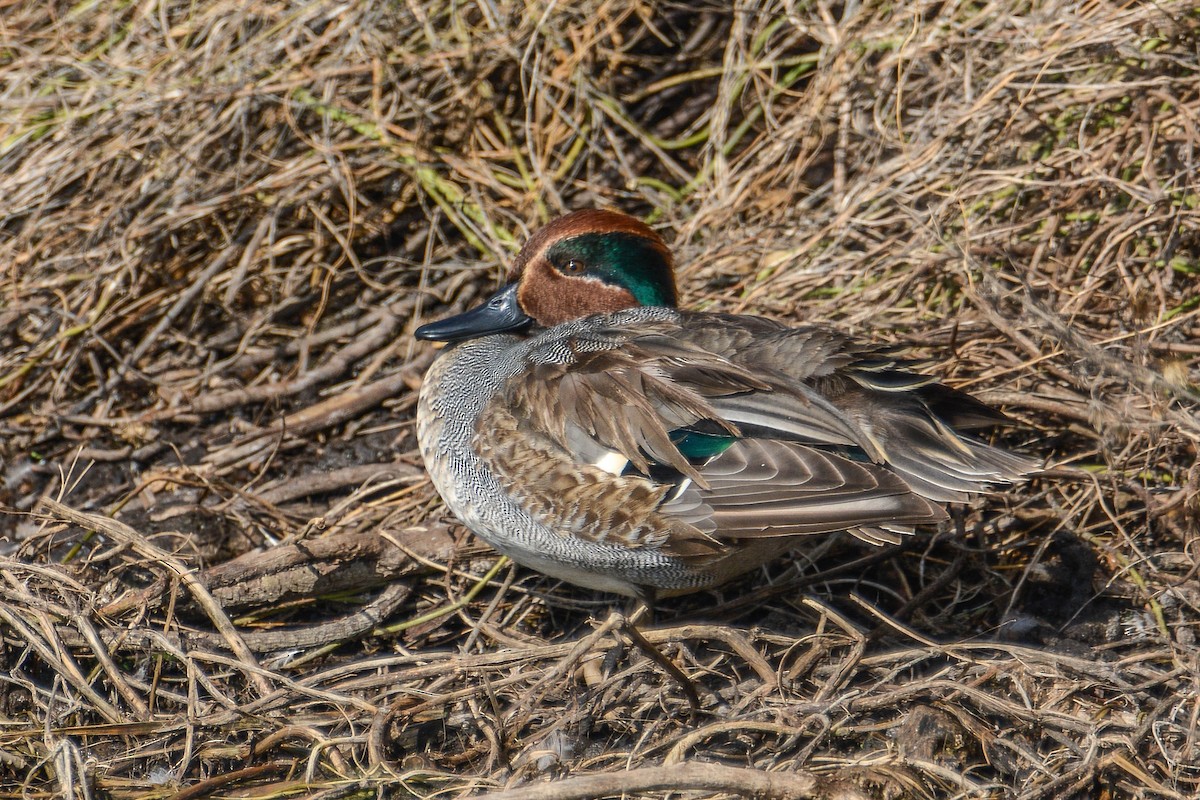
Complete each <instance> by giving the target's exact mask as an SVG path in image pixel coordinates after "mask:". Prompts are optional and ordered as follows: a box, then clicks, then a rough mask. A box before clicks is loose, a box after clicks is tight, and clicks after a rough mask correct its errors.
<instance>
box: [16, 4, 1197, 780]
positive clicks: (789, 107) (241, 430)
mask: <svg viewBox="0 0 1200 800" xmlns="http://www.w3.org/2000/svg"><path fill="white" fill-rule="evenodd" d="M735 5H736V8H735V9H734V10H732V11H731V10H729V8H728V7H727V6H728V4H726V3H712V4H709V5H703V4H699V5H698V4H694V3H690V2H687V3H685V2H677V3H672V2H650V3H641V4H631V3H625V2H616V0H584V2H579V3H557V4H548V3H532V2H531V3H528V4H526V3H525V2H524V0H521V1H520V2H517V1H515V0H514V1H513V2H510V1H509V0H480V1H479V2H466V3H438V2H435V1H434V0H412V1H411V2H398V3H390V4H385V3H379V4H376V3H359V4H337V3H332V2H324V1H318V2H311V3H304V4H294V5H289V4H285V3H267V2H251V3H240V2H232V0H213V2H210V3H184V2H171V1H170V0H166V1H165V2H160V3H136V4H107V3H81V4H76V5H69V4H53V3H27V2H22V0H16V2H13V1H12V0H9V2H0V41H2V42H3V43H4V44H3V46H2V47H0V332H2V334H3V339H2V341H3V342H4V346H3V348H0V469H2V471H3V476H4V484H3V487H2V488H0V548H2V550H0V552H2V559H3V560H2V561H0V578H2V580H0V633H2V637H3V641H2V644H0V797H18V796H19V797H34V798H36V797H70V798H85V797H88V798H90V797H111V798H125V797H180V798H185V797H186V798H203V797H226V796H238V797H268V796H270V797H295V796H314V797H328V798H333V797H351V796H356V797H357V796H361V797H366V796H376V795H386V796H408V795H412V796H417V797H427V796H435V795H436V796H445V797H459V796H467V795H471V794H474V793H478V792H485V791H499V790H500V789H503V788H504V787H509V788H510V790H512V792H513V793H512V794H508V793H506V794H503V795H495V796H497V797H499V796H504V797H516V796H520V797H521V798H522V800H531V798H537V797H557V798H569V797H601V796H610V795H611V796H618V795H620V793H621V792H622V791H626V792H628V794H627V795H626V796H652V797H661V796H667V795H669V796H671V797H732V796H747V795H753V796H758V797H847V798H854V797H910V796H911V797H997V798H999V797H1005V798H1007V797H1021V798H1042V797H1044V798H1057V797H1070V798H1100V797H1153V798H1160V797H1166V798H1186V797H1194V796H1196V795H1197V793H1198V792H1200V767H1198V766H1197V765H1198V764H1200V723H1198V718H1200V678H1198V677H1197V675H1198V674H1200V646H1198V644H1197V641H1196V634H1197V611H1198V608H1200V589H1198V588H1197V587H1198V585H1200V582H1198V581H1197V575H1196V573H1197V564H1198V558H1200V533H1198V531H1200V467H1197V452H1196V443H1197V439H1198V437H1200V421H1198V417H1197V408H1198V403H1197V400H1198V399H1200V390H1198V388H1197V387H1198V384H1200V284H1198V276H1200V188H1198V186H1197V182H1196V179H1195V175H1196V174H1197V159H1198V158H1200V153H1198V151H1197V148H1198V146H1200V134H1198V131H1200V73H1198V71H1197V64H1198V60H1200V55H1198V54H1200V18H1198V17H1197V16H1196V15H1195V12H1194V11H1193V10H1191V8H1190V4H1186V3H1177V2H1161V3H1156V4H1129V5H1118V4H1109V3H1103V2H1096V3H1066V2H1055V0H1035V2H1032V3H1025V4H1018V3H1011V4H1005V3H987V2H985V3H955V2H951V3H940V4H915V5H913V4H866V5H860V4H857V3H850V4H845V5H828V4H825V3H819V2H818V3H815V4H798V3H791V2H783V1H782V0H761V1H760V2H754V1H753V0H749V1H748V2H744V3H737V4H735ZM596 204H600V205H611V206H615V207H619V208H622V209H624V210H627V211H630V212H634V213H640V214H644V215H649V216H650V218H651V219H652V220H653V221H654V222H655V223H656V224H658V225H660V226H661V228H662V230H663V231H664V234H665V235H666V237H667V238H668V240H669V241H673V243H674V245H675V247H676V249H677V251H678V252H679V254H680V260H681V263H682V264H683V265H685V266H684V268H683V270H682V285H683V290H684V295H685V297H686V298H687V301H688V302H689V303H690V304H691V305H695V306H700V307H703V308H713V309H723V310H734V311H754V312H758V313H765V314H769V315H773V316H776V317H779V318H782V319H790V320H796V321H801V320H803V321H812V320H829V321H831V322H833V323H835V324H838V325H842V326H845V327H848V328H851V329H854V330H857V331H860V332H862V333H863V334H864V335H869V336H874V337H878V338H884V339H895V340H898V341H904V342H908V343H911V344H912V345H913V346H914V347H916V348H918V349H919V350H920V351H921V352H925V353H927V354H929V355H931V356H933V357H935V358H937V359H938V363H939V364H941V367H940V369H942V370H943V371H944V374H945V375H946V376H947V377H948V378H949V379H951V380H952V381H953V382H954V383H955V384H956V385H959V386H964V387H967V388H969V389H971V390H972V391H973V392H975V393H977V394H978V395H980V396H981V397H983V398H985V399H987V400H990V401H992V402H995V403H998V404H1001V405H1002V406H1003V407H1004V408H1005V409H1006V410H1007V411H1008V412H1009V413H1010V414H1011V415H1012V416H1013V417H1015V418H1016V419H1018V420H1019V421H1020V422H1022V423H1023V425H1022V426H1020V427H1017V428H1014V429H1012V430H1010V431H1005V432H1002V433H1003V435H1004V437H1005V438H1006V441H1007V443H1008V444H1010V445H1011V446H1014V447H1018V448H1022V449H1025V450H1027V451H1029V452H1035V453H1040V454H1042V455H1043V456H1045V457H1046V458H1047V459H1048V461H1049V463H1050V464H1051V466H1052V469H1051V471H1050V472H1049V473H1048V475H1047V476H1046V477H1045V478H1042V479H1038V480H1035V481H1033V482H1031V483H1029V484H1028V485H1026V486H1023V487H1021V488H1020V489H1018V490H1015V491H1013V492H1010V493H1008V494H1007V495H1005V496H1000V497H995V498H990V499H989V500H988V501H987V502H986V503H981V504H979V505H977V506H976V507H973V508H971V509H968V510H967V511H966V513H965V514H964V515H963V516H962V517H961V522H960V527H961V532H960V533H959V534H956V535H955V534H949V533H947V534H944V535H939V536H933V535H926V536H923V537H917V538H914V539H913V540H912V541H909V542H906V543H905V544H904V545H902V546H900V547H899V548H898V549H896V550H887V551H883V550H873V549H862V548H861V547H856V546H853V545H849V544H846V543H841V542H835V541H825V542H819V543H818V542H814V543H813V547H812V549H811V550H807V551H804V552H801V553H799V554H797V557H796V559H795V560H794V562H784V563H780V564H778V565H776V566H775V567H773V568H772V570H771V571H770V574H759V575H754V576H752V577H751V578H748V579H747V580H745V581H743V582H742V583H740V584H738V585H736V586H731V587H727V588H726V589H725V590H723V591H721V592H720V593H717V594H709V595H702V596H699V597H691V598H682V599H679V600H675V601H671V602H669V603H664V605H663V607H661V608H659V609H658V616H657V619H656V620H655V623H654V624H646V623H643V624H640V625H638V626H637V627H632V626H630V625H628V624H626V623H625V622H624V621H623V619H622V618H620V617H619V616H616V615H611V614H610V612H611V611H612V610H613V599H612V598H609V597H601V596H597V595H594V594H592V593H588V592H585V591H582V590H577V589H573V588H571V587H566V586H560V585H556V584H554V583H552V582H550V581H547V580H545V579H542V578H540V577H539V576H537V575H534V574H531V573H528V572H526V571H523V570H514V569H513V568H512V567H511V566H509V565H507V564H505V563H503V562H497V559H496V558H495V556H494V555H493V554H492V553H490V552H489V551H488V550H487V549H486V548H482V547H479V546H478V545H476V544H475V543H474V542H473V541H472V540H471V539H470V538H469V537H466V536H464V535H463V534H462V532H461V530H460V529H459V528H457V527H456V526H453V525H449V524H448V523H449V520H447V519H445V517H444V514H443V511H442V508H441V506H440V504H439V502H438V501H437V500H436V498H435V497H434V495H433V493H432V491H431V489H430V487H429V485H428V483H427V481H426V480H425V479H424V477H423V473H422V471H421V466H420V462H419V459H418V457H417V456H416V453H415V446H414V441H413V433H412V425H411V417H412V411H413V405H414V397H415V395H414V388H415V387H416V386H418V385H419V381H420V376H421V374H422V372H423V370H424V368H425V366H426V365H427V364H428V363H429V360H430V358H431V357H432V352H431V351H430V350H429V349H428V348H427V347H425V346H424V345H419V344H417V343H416V342H414V341H413V340H412V339H411V337H410V335H409V334H410V332H411V330H412V329H413V327H414V326H415V325H416V324H418V323H419V321H420V320H422V319H428V318H430V317H434V316H438V315H441V314H443V313H445V312H446V311H447V310H448V309H449V308H452V307H455V308H460V307H462V306H464V305H465V304H467V303H469V302H471V301H472V299H474V298H477V297H479V296H480V294H481V293H482V292H484V291H487V290H489V289H491V288H493V287H494V286H495V285H496V281H497V279H498V276H499V274H500V273H501V271H502V265H503V262H504V261H505V259H506V258H507V257H508V256H510V255H511V254H512V253H513V251H514V248H515V247H516V246H517V245H518V244H519V242H520V241H521V240H522V238H523V237H524V235H525V234H526V233H527V232H528V231H529V230H530V229H531V228H532V227H536V226H537V225H538V224H540V223H541V222H543V221H545V220H546V219H547V218H548V217H550V216H553V215H554V214H556V213H558V212H560V211H563V210H566V209H571V208H578V207H582V206H587V205H596ZM548 780H554V781H556V783H552V784H548V783H546V782H547V781H548ZM524 782H529V783H528V785H523V784H524ZM672 790H673V791H672ZM517 792H519V795H518V794H516V793H517ZM539 792H540V794H539Z"/></svg>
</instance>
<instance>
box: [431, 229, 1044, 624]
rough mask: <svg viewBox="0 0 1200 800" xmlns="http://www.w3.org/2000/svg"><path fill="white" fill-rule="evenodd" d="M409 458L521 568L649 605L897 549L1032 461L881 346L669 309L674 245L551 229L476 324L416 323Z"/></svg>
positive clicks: (995, 417) (998, 418)
mask: <svg viewBox="0 0 1200 800" xmlns="http://www.w3.org/2000/svg"><path fill="white" fill-rule="evenodd" d="M414 335H415V336H416V338H417V339H420V340H426V341H435V342H446V343H447V345H446V346H445V347H444V348H443V349H442V350H441V352H440V353H438V355H437V356H436V358H435V359H434V361H433V363H432V364H431V366H430V367H429V369H428V371H427V373H426V375H425V376H424V379H423V382H422V386H421V390H420V395H419V399H418V404H417V419H416V431H417V439H418V443H419V448H420V451H421V454H422V457H423V459H424V462H425V466H426V469H427V471H428V473H429V476H430V478H431V480H432V483H433V485H434V487H435V488H436V490H437V492H438V494H439V495H440V496H441V498H442V499H443V501H444V502H445V505H446V506H447V508H448V509H449V510H450V511H451V512H452V513H453V514H454V516H455V517H457V518H458V520H460V521H461V522H462V523H463V524H464V525H465V526H466V527H467V528H469V529H470V530H471V531H473V532H474V533H475V534H476V535H477V536H479V537H480V538H482V539H483V540H484V541H486V542H487V543H488V544H489V545H491V546H492V547H493V548H495V549H496V550H498V551H499V552H501V553H503V554H505V555H507V556H509V557H510V558H511V559H512V560H513V561H515V562H517V563H518V564H521V565H523V566H525V567H529V568H531V569H534V570H537V571H539V572H541V573H544V574H546V575H549V576H551V577H553V578H557V579H560V580H563V581H567V582H570V583H573V584H576V585H579V586H583V587H586V588H589V589H592V590H597V591H605V592H612V593H616V594H619V595H625V596H627V597H632V598H637V599H640V600H643V601H646V602H653V601H654V600H655V599H657V598H659V597H667V596H672V595H679V594H686V593H689V592H695V591H700V590H704V589H710V588H714V587H717V586H719V585H721V584H723V583H725V582H727V581H729V580H731V579H733V578H735V577H737V576H740V575H743V574H744V573H747V572H750V571H752V570H754V569H757V568H759V567H761V566H763V565H764V564H766V563H767V562H769V561H772V560H774V559H776V558H778V557H780V556H781V555H782V554H783V553H784V552H785V551H787V550H789V549H792V548H795V547H797V546H798V545H799V544H800V542H801V541H802V540H804V539H806V538H807V537H813V536H830V535H839V534H842V533H849V534H850V535H852V536H856V537H858V538H860V539H863V540H865V541H867V542H872V543H877V544H879V543H888V542H891V543H895V542H897V541H899V540H900V537H903V536H905V535H907V534H911V533H913V532H914V531H915V530H916V529H917V528H918V527H919V526H930V525H935V526H936V525H941V524H943V523H944V522H945V521H946V520H947V518H948V515H947V512H946V507H945V506H946V504H956V503H964V502H966V501H968V500H969V499H971V498H972V497H974V496H976V495H979V494H982V493H987V492H995V491H1000V490H1002V489H1003V488H1005V487H1009V486H1012V485H1013V484H1015V483H1017V482H1019V481H1021V480H1023V479H1025V478H1026V476H1028V475H1029V474H1030V473H1032V472H1034V471H1035V470H1036V469H1038V467H1039V464H1038V462H1037V460H1036V459H1034V458H1031V457H1029V456H1026V455H1022V454H1019V453H1016V452H1012V451H1010V450H1006V449H1003V448H1001V447H997V446H994V445H991V444H988V443H986V442H984V441H982V440H980V439H977V438H974V437H973V436H972V435H971V434H970V431H972V430H976V429H979V428H983V427H987V426H992V425H997V424H1002V423H1005V422H1007V421H1008V419H1007V417H1006V416H1005V415H1004V414H1002V413H1001V412H999V411H997V410H995V409H993V408H991V407H989V406H988V405H986V404H984V403H983V402H981V401H979V400H977V399H976V398H974V397H972V396H970V395H968V394H967V393H965V392H963V391H959V390H956V389H953V388H950V387H949V386H946V385H944V384H942V383H941V382H939V381H938V380H937V379H936V378H935V377H932V376H930V375H927V374H923V373H922V372H921V371H920V369H919V368H918V366H917V365H918V362H916V361H914V360H912V359H907V358H905V357H904V354H903V351H902V350H901V349H900V348H898V347H896V346H894V345H890V344H882V343H872V342H869V341H864V340H862V339H861V338H856V337H854V336H852V335H850V334H848V333H845V332H842V331H841V330H839V329H837V328H834V327H829V326H823V325H802V326H789V325H786V324H784V323H781V322H778V321H775V320H772V319H768V318H766V317H760V316H752V315H747V314H724V313H708V312H698V311H688V310H685V309H682V308H680V307H679V293H678V288H677V285H676V280H675V267H674V259H673V255H672V252H671V250H670V249H669V248H668V247H667V245H666V243H665V242H664V240H663V238H662V237H661V236H660V235H659V234H658V233H657V232H656V231H654V230H653V229H652V228H650V227H649V226H648V225H646V224H645V223H643V222H641V221H640V220H638V219H636V218H634V217H632V216H629V215H627V214H624V213H622V212H619V211H610V210H602V209H584V210H579V211H575V212H573V213H568V214H566V215H564V216H561V217H558V218H557V219H554V220H552V221H551V222H549V223H548V224H546V225H545V226H543V227H541V228H540V229H538V230H537V231H535V232H534V233H533V234H532V235H531V236H530V237H529V238H528V240H527V242H526V243H525V244H524V246H523V247H522V248H521V249H520V251H519V252H518V254H517V255H516V257H515V258H514V260H513V261H512V264H511V268H510V269H509V271H508V275H507V280H506V281H505V285H504V286H503V288H501V289H500V290H499V291H497V292H495V293H494V294H492V295H491V296H490V297H489V298H488V299H487V300H486V301H485V302H483V303H482V304H480V305H479V306H477V307H475V308H473V309H471V310H469V311H466V312H465V313H461V314H458V315H455V316H451V317H448V318H446V319H442V320H439V321H436V322H431V323H429V324H426V325H423V326H421V327H419V328H418V329H417V330H416V331H415V333H414Z"/></svg>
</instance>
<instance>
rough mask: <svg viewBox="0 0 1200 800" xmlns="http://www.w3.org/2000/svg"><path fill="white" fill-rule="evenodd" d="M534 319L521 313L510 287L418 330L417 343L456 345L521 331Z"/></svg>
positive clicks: (512, 288) (514, 291)
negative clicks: (461, 311)
mask: <svg viewBox="0 0 1200 800" xmlns="http://www.w3.org/2000/svg"><path fill="white" fill-rule="evenodd" d="M532 322H533V319H532V318H531V317H529V316H527V315H526V314H525V312H524V311H522V310H521V305H520V303H518V302H517V284H515V283H511V284H509V285H508V286H505V287H504V288H503V289H501V290H500V291H498V292H496V293H495V294H494V295H492V296H491V297H489V298H488V299H487V302H485V303H484V304H483V305H481V306H476V307H475V308H472V309H471V310H470V311H464V312H463V313H461V314H459V315H458V316H454V317H447V318H446V319H443V320H439V321H437V322H431V323H429V324H428V325H422V326H421V327H419V328H417V331H416V333H414V334H413V336H416V337H417V338H418V339H428V340H430V341H434V342H458V341H461V340H463V339H474V338H475V337H477V336H487V335H488V334H489V333H503V332H504V331H515V330H517V329H519V328H524V327H526V326H527V325H529V324H530V323H532Z"/></svg>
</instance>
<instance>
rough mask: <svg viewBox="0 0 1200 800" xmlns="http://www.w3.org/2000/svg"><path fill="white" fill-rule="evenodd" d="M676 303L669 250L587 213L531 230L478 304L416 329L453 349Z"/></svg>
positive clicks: (619, 219)
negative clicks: (501, 282) (500, 284)
mask: <svg viewBox="0 0 1200 800" xmlns="http://www.w3.org/2000/svg"><path fill="white" fill-rule="evenodd" d="M677 302H678V295H677V293H676V290H675V275H674V269H673V265H672V259H671V251H670V250H668V249H667V246H666V244H665V243H664V242H663V240H662V237H661V236H659V235H658V234H657V233H655V232H654V231H653V230H651V229H650V227H649V226H647V225H645V224H644V223H642V222H640V221H638V220H636V219H634V218H633V217H631V216H629V215H627V214H621V213H618V212H615V211H600V210H596V209H588V210H585V211H575V212H573V213H570V214H567V215H566V216H563V217H559V218H558V219H556V220H554V221H553V222H551V223H549V224H548V225H546V226H545V227H543V228H540V229H539V230H538V231H536V232H535V233H534V234H533V236H531V237H529V241H528V242H526V243H525V246H524V247H522V248H521V252H520V253H518V254H517V257H516V259H515V260H514V261H513V264H512V268H511V269H510V270H509V271H508V281H507V284H506V285H505V287H504V288H503V289H501V290H500V291H498V292H496V293H495V294H494V295H492V296H491V297H490V298H488V300H487V301H486V302H485V303H483V305H480V306H477V307H476V308H473V309H471V310H470V311H467V312H465V313H463V314H459V315H458V316H454V317H449V318H447V319H443V320H440V321H438V322H431V323H429V324H428V325H423V326H421V327H420V328H418V329H417V331H416V334H415V336H416V337H417V338H418V339H431V340H434V341H443V342H454V341H459V340H461V339H472V338H475V337H477V336H486V335H487V334H490V333H501V332H503V331H515V330H521V329H524V328H526V327H528V326H530V325H533V324H537V325H540V326H543V327H550V326H552V325H558V324H560V323H563V322H568V321H570V320H573V319H578V318H580V317H586V316H588V315H590V314H603V313H610V312H613V311H620V310H621V309H623V308H631V307H633V306H674V305H676V303H677Z"/></svg>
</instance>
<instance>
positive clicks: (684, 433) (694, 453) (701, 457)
mask: <svg viewBox="0 0 1200 800" xmlns="http://www.w3.org/2000/svg"><path fill="white" fill-rule="evenodd" d="M671 441H672V442H674V443H675V446H676V447H677V448H679V452H680V453H681V454H682V455H683V457H684V458H686V459H687V460H688V461H707V460H708V459H710V458H712V457H713V456H719V455H721V453H724V452H725V451H726V450H728V449H729V447H730V445H732V444H733V443H734V442H736V441H737V437H734V436H726V435H720V434H712V433H699V432H698V431H688V430H683V429H680V430H677V431H672V432H671Z"/></svg>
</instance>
